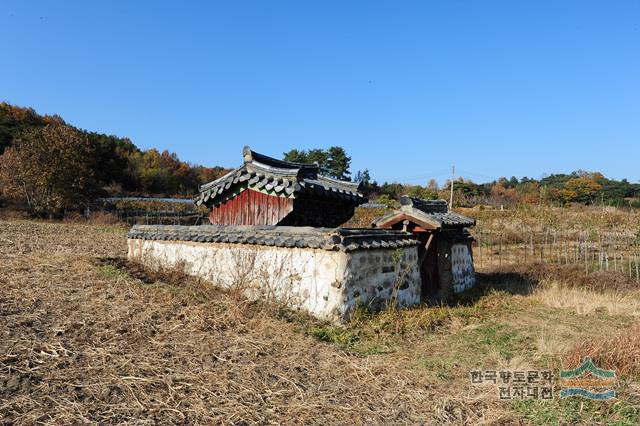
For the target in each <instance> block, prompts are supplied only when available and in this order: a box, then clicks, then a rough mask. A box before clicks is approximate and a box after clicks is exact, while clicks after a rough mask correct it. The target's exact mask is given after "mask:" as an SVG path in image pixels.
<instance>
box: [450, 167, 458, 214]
mask: <svg viewBox="0 0 640 426" xmlns="http://www.w3.org/2000/svg"><path fill="white" fill-rule="evenodd" d="M455 178H456V166H451V195H450V196H449V208H452V207H453V181H454V180H455Z"/></svg>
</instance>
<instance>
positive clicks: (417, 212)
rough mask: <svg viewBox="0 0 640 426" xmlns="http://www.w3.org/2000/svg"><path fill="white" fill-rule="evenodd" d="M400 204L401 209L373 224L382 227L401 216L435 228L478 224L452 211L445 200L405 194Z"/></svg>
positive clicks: (463, 226) (399, 218)
mask: <svg viewBox="0 0 640 426" xmlns="http://www.w3.org/2000/svg"><path fill="white" fill-rule="evenodd" d="M400 205H401V207H400V209H399V210H395V211H394V212H392V213H389V214H387V215H385V216H383V217H381V218H379V219H376V220H375V221H374V222H373V226H377V227H382V226H384V225H385V224H388V223H391V222H394V221H395V220H398V221H399V220H402V219H401V218H408V219H409V220H411V218H413V219H414V220H415V221H416V222H422V223H425V224H428V225H430V227H432V228H435V229H443V228H465V227H468V226H474V225H475V224H476V220H475V219H473V218H470V217H467V216H463V215H461V214H458V213H453V212H450V211H449V208H448V205H447V202H446V201H445V200H421V199H419V198H412V197H408V196H406V195H404V196H402V197H401V198H400Z"/></svg>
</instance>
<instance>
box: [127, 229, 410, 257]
mask: <svg viewBox="0 0 640 426" xmlns="http://www.w3.org/2000/svg"><path fill="white" fill-rule="evenodd" d="M127 238H129V239H136V240H159V241H192V242H199V243H230V244H253V245H262V246H276V247H291V248H293V247H298V248H316V249H323V250H341V251H355V250H371V249H377V248H399V247H410V246H414V245H417V244H418V241H417V240H415V239H414V238H413V236H412V235H411V234H410V233H408V232H402V231H392V230H388V229H351V228H313V227H298V226H273V225H261V226H247V225H201V226H170V225H135V226H133V227H132V228H131V230H130V231H129V234H128V236H127Z"/></svg>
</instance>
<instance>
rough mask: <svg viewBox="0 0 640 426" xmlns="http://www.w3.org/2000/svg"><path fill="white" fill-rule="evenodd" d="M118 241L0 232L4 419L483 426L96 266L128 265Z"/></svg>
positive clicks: (268, 329)
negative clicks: (455, 424) (468, 425)
mask: <svg viewBox="0 0 640 426" xmlns="http://www.w3.org/2000/svg"><path fill="white" fill-rule="evenodd" d="M124 235H125V231H124V230H117V231H116V230H114V229H111V228H104V227H103V228H100V227H91V226H87V225H74V224H66V223H65V224H60V223H58V224H51V223H38V222H27V221H13V222H0V236H1V237H2V239H3V241H6V240H9V241H10V242H9V243H6V244H3V245H2V246H0V253H1V254H2V261H1V262H0V277H1V280H2V282H1V285H2V287H3V292H2V294H1V295H0V317H1V321H0V323H1V325H0V335H1V336H0V401H2V402H1V403H0V418H2V419H5V420H7V421H9V422H15V423H20V424H25V423H26V424H31V423H39V422H55V423H81V422H105V423H119V422H139V423H183V422H196V423H212V422H227V423H254V422H258V423H271V422H283V421H286V422H290V423H324V424H326V423H329V422H331V423H335V422H339V423H345V422H349V423H352V422H357V423H364V422H368V423H369V422H372V423H385V422H415V421H418V420H428V419H433V420H436V421H437V420H451V419H453V420H455V421H463V420H465V419H473V418H475V419H478V418H480V417H481V416H482V415H483V414H482V410H483V408H484V404H483V403H482V402H476V403H473V404H467V403H463V402H457V403H453V402H451V401H450V399H451V398H448V399H447V401H448V402H446V401H444V400H442V401H440V400H439V399H438V398H437V397H436V395H434V391H433V389H432V387H431V386H430V384H429V383H427V381H426V379H425V378H424V376H423V375H420V374H418V373H415V374H414V373H413V372H411V371H407V370H400V369H397V368H394V367H393V365H392V364H391V365H390V364H389V362H388V359H382V358H376V357H368V358H361V357H356V356H351V355H348V354H346V353H344V352H342V351H340V350H337V349H336V348H334V347H332V346H329V345H327V344H323V343H320V342H318V341H317V340H315V339H313V338H312V337H307V336H304V335H302V334H300V333H298V332H296V331H295V327H296V324H294V323H287V322H284V321H282V320H278V319H277V318H275V317H273V316H271V315H269V314H267V313H265V311H264V310H262V309H260V307H259V306H258V305H256V304H250V303H247V302H242V303H238V301H237V300H235V299H232V298H230V297H228V295H227V294H225V293H224V292H221V291H219V290H216V289H214V288H212V287H211V286H209V285H206V284H203V283H199V282H197V281H194V280H185V279H184V277H179V278H180V279H171V277H165V280H164V281H161V282H157V280H158V279H159V278H158V277H153V279H150V280H147V281H150V282H154V281H156V282H155V283H152V284H149V283H145V282H143V281H141V280H139V279H137V278H135V277H134V276H132V275H136V274H134V273H131V274H130V273H129V272H128V269H127V268H126V267H123V264H116V263H114V261H113V260H112V261H100V259H101V258H103V257H104V256H105V255H108V256H114V255H115V256H118V257H122V256H124V254H125V253H124V248H125V247H126V242H125V237H124ZM434 401H435V402H434ZM438 401H439V402H438ZM449 409H450V410H449ZM451 410H453V411H451Z"/></svg>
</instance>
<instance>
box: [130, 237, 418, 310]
mask: <svg viewBox="0 0 640 426" xmlns="http://www.w3.org/2000/svg"><path fill="white" fill-rule="evenodd" d="M128 248H129V254H128V256H129V259H131V260H134V261H138V262H140V263H142V264H144V265H146V266H148V267H151V268H154V269H158V268H171V267H180V268H183V269H184V271H185V272H186V273H187V274H189V275H192V276H195V277H199V278H202V279H205V280H207V281H210V282H211V283H213V284H214V285H218V286H220V287H224V288H236V289H239V290H241V291H242V292H244V294H245V295H247V297H249V298H251V299H259V298H261V299H266V300H272V301H277V302H280V303H284V304H286V305H288V306H290V307H292V308H295V309H301V310H304V311H307V312H309V313H311V314H312V315H314V316H316V317H318V318H322V319H328V320H344V319H346V318H348V316H349V314H350V312H352V311H353V309H354V308H355V307H356V306H358V305H361V306H366V307H369V308H371V309H373V310H380V309H384V308H385V307H386V306H387V305H388V304H389V303H392V301H395V303H397V306H399V307H403V306H410V305H415V304H418V303H420V287H421V281H420V273H419V272H418V267H417V263H418V262H417V260H418V253H417V247H416V246H409V247H402V248H393V249H367V250H356V251H340V250H324V249H312V248H286V247H273V246H260V245H247V244H228V243H206V242H190V241H158V240H143V239H129V240H128Z"/></svg>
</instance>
